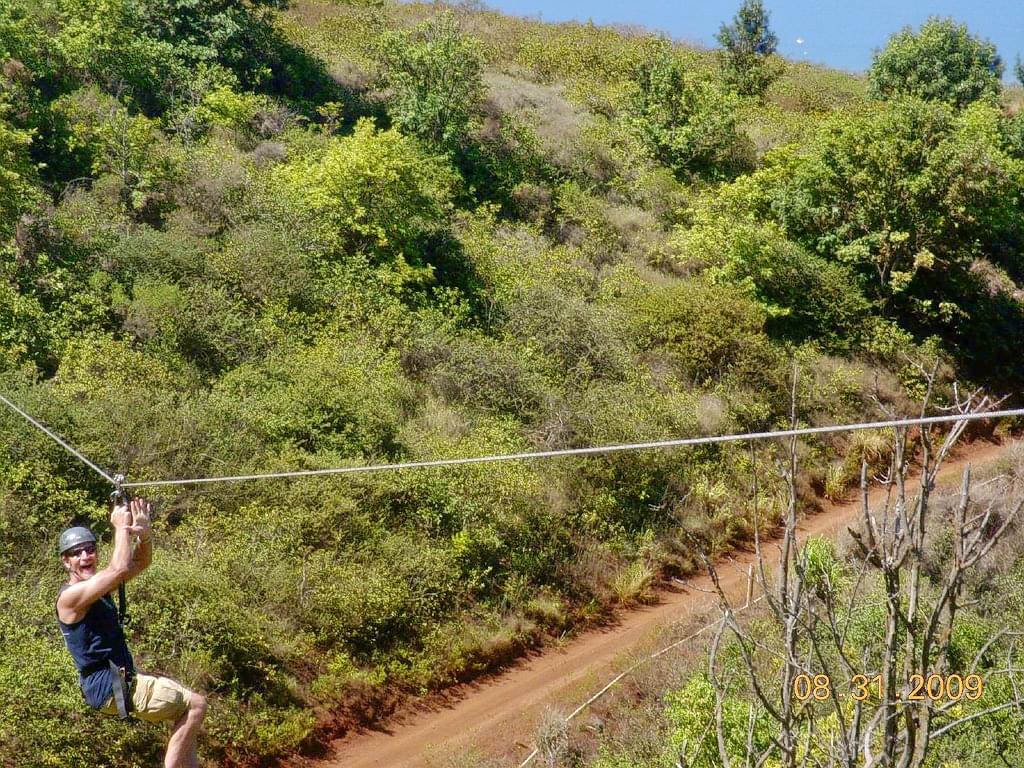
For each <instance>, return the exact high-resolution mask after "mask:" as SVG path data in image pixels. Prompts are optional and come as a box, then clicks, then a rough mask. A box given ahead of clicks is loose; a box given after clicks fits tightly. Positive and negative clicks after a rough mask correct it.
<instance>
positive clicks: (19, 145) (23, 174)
mask: <svg viewBox="0 0 1024 768" xmlns="http://www.w3.org/2000/svg"><path fill="white" fill-rule="evenodd" d="M7 112H8V105H7V104H5V103H4V102H3V101H2V98H0V246H2V245H3V244H4V243H6V242H7V241H8V238H10V237H11V235H13V234H14V226H15V223H16V222H17V220H18V216H19V215H20V214H21V213H22V212H23V211H25V210H27V209H29V208H30V207H31V206H32V204H33V203H34V202H36V201H38V200H39V199H40V197H41V196H40V194H39V192H38V190H37V189H36V187H35V184H34V181H35V177H36V169H35V166H34V165H33V163H32V160H31V157H30V155H29V151H28V150H29V146H30V145H31V143H32V134H31V133H30V132H29V131H24V130H18V129H17V128H15V127H14V126H12V125H11V124H10V123H9V122H7V120H6V117H7Z"/></svg>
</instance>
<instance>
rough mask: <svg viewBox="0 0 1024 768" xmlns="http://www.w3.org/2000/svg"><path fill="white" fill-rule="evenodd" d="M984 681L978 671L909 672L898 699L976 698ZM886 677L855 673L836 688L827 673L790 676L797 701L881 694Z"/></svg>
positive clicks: (861, 698) (982, 690)
mask: <svg viewBox="0 0 1024 768" xmlns="http://www.w3.org/2000/svg"><path fill="white" fill-rule="evenodd" d="M984 692H985V681H984V679H983V678H982V677H981V675H977V674H973V673H972V674H969V675H959V674H948V675H940V674H938V673H934V674H930V675H917V674H915V675H911V676H910V678H909V680H908V681H907V682H906V683H905V684H904V685H903V686H901V689H900V691H899V693H898V696H897V698H898V699H899V700H900V701H907V702H911V701H959V700H960V699H967V700H968V701H977V700H978V699H980V698H981V697H982V695H984ZM884 694H885V680H884V678H883V676H882V675H881V674H877V675H874V676H871V677H869V676H868V675H854V676H853V677H852V678H850V681H849V685H848V687H847V689H846V690H843V689H840V690H837V689H836V688H835V687H834V686H833V684H832V679H831V678H830V677H829V676H828V675H808V674H800V675H797V676H796V677H794V678H793V696H795V697H796V699H797V700H798V701H809V700H811V699H814V700H817V701H825V700H826V699H830V698H832V697H833V696H836V695H840V696H841V695H846V696H848V697H849V698H851V699H854V700H855V701H864V700H866V699H868V698H877V699H882V698H884V697H885V696H884Z"/></svg>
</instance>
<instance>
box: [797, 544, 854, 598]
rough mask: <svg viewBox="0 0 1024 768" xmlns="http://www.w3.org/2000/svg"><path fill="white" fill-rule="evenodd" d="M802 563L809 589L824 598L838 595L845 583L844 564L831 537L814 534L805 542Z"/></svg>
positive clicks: (801, 555) (801, 557)
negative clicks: (826, 537)
mask: <svg viewBox="0 0 1024 768" xmlns="http://www.w3.org/2000/svg"><path fill="white" fill-rule="evenodd" d="M800 563H801V565H800V567H801V569H802V571H803V578H804V583H805V584H806V585H807V588H808V589H811V590H813V591H814V592H815V593H816V594H817V595H818V596H819V597H821V598H822V599H829V600H832V599H835V598H836V597H837V596H838V594H839V592H840V591H841V590H842V588H843V583H844V577H843V564H842V563H841V562H840V561H839V559H838V557H837V555H836V548H835V545H834V544H833V543H832V542H831V541H830V540H829V539H825V538H822V537H820V536H812V537H811V538H809V539H808V540H807V541H806V542H804V546H803V550H802V551H801V553H800Z"/></svg>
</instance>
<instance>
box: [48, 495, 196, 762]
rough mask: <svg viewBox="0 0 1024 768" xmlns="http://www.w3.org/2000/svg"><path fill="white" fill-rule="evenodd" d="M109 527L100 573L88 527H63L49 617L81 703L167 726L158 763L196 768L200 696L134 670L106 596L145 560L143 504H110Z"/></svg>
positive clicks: (148, 544)
mask: <svg viewBox="0 0 1024 768" xmlns="http://www.w3.org/2000/svg"><path fill="white" fill-rule="evenodd" d="M110 524H111V525H112V526H113V528H114V552H113V554H112V555H111V556H110V562H109V563H108V564H107V567H106V568H104V569H103V570H97V562H98V556H97V553H96V536H95V535H93V533H92V531H90V530H89V529H88V528H83V527H80V526H79V527H75V528H68V529H67V530H66V531H64V532H63V533H61V535H60V543H59V545H58V548H59V551H60V556H61V560H63V562H64V568H65V569H66V570H67V572H68V583H67V584H65V585H64V586H62V587H61V589H60V594H59V595H58V597H57V621H58V623H59V624H60V630H61V632H62V633H63V635H64V642H65V643H66V644H67V647H68V651H69V652H70V653H71V656H72V657H73V658H74V660H75V664H76V665H77V666H78V674H79V686H80V687H81V689H82V694H83V695H84V696H85V701H86V703H87V704H89V706H91V707H93V708H94V709H98V710H99V711H100V712H103V713H104V714H108V715H120V716H121V717H122V718H125V717H127V716H128V715H129V714H134V715H135V716H136V717H137V718H139V719H140V720H145V721H146V722H150V723H162V722H166V723H171V724H172V725H171V738H170V740H169V741H168V742H167V754H166V755H165V757H164V768H199V758H198V756H197V753H196V742H197V740H198V738H199V728H200V726H201V725H202V722H203V718H204V717H205V715H206V699H205V698H204V697H203V696H200V695H199V694H197V693H193V692H192V691H189V690H188V689H187V688H184V687H183V686H181V685H180V684H179V683H176V682H175V681H174V680H170V679H168V678H166V677H150V676H149V675H140V674H136V672H135V663H134V662H133V661H132V655H131V652H130V651H129V650H128V644H127V642H126V641H125V635H124V629H123V627H122V618H121V614H120V613H119V611H118V609H117V607H116V606H115V605H114V600H113V599H112V598H111V593H112V592H114V591H115V590H117V589H118V587H119V586H121V585H122V584H124V583H125V582H126V581H129V580H130V579H133V578H134V577H135V576H137V575H138V574H139V573H141V572H142V571H143V570H145V569H146V568H147V567H148V566H149V564H150V563H151V562H152V560H153V530H152V528H151V527H150V505H149V502H147V501H145V500H144V499H132V500H131V501H130V502H129V504H128V505H124V504H119V505H115V506H114V509H113V511H112V512H111V513H110ZM122 609H123V606H122Z"/></svg>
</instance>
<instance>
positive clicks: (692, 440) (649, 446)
mask: <svg viewBox="0 0 1024 768" xmlns="http://www.w3.org/2000/svg"><path fill="white" fill-rule="evenodd" d="M0 402H3V403H4V404H5V405H7V406H8V407H9V408H11V409H12V410H13V411H14V412H15V413H17V414H18V415H20V416H21V417H23V418H24V419H25V420H26V421H28V422H29V423H30V424H32V426H34V427H36V428H37V429H39V430H40V431H41V432H43V433H44V434H45V435H47V436H48V437H50V438H51V439H52V440H54V441H55V442H56V443H57V444H58V445H60V446H61V447H62V448H64V449H65V450H66V451H67V452H68V453H70V454H72V455H73V456H75V457H76V458H77V459H79V461H81V462H82V463H83V464H85V465H86V466H87V467H89V468H90V469H92V470H94V471H95V472H97V473H98V474H99V475H100V476H101V477H102V478H103V479H104V480H106V481H107V482H108V483H110V484H111V485H113V486H114V487H115V489H118V490H120V489H122V488H143V487H156V486H164V485H199V484H208V483H237V482H246V481H250V480H280V479H287V478H293V477H316V476H320V475H346V474H356V473H360V472H385V471H395V470H400V469H420V468H426V467H450V466H459V465H463V464H483V463H493V462H499V461H523V460H529V459H546V458H555V457H559V456H593V455H597V454H604V453H621V452H623V451H643V450H654V449H660V448H678V447H684V446H693V445H713V444H718V443H733V442H740V441H750V440H766V439H771V438H783V437H798V436H802V435H823V434H831V433H835V432H854V431H858V430H864V429H885V428H893V427H896V428H898V427H912V426H923V425H928V424H946V423H950V422H956V421H976V420H979V419H1001V418H1010V417H1016V416H1024V408H1016V409H1012V410H1002V411H982V412H977V413H956V414H949V415H946V416H925V417H921V418H916V419H894V420H890V421H870V422H859V423H855V424H834V425H831V426H827V427H803V428H800V429H785V430H779V431H777V432H745V433H743V434H737V435H713V436H708V437H687V438H681V439H676V440H657V441H653V442H645V443H622V444H618V445H600V446H593V447H590V448H562V449H559V450H554V451H527V452H522V453H506V454H496V455H492V456H470V457H466V458H460V459H435V460H432V461H411V462H404V463H400V464H371V465H363V466H354V467H333V468H328V469H304V470H297V471H292V472H270V473H263V474H256V475H226V476H220V477H195V478H187V479H181V480H146V481H140V482H135V483H125V482H123V481H122V477H121V476H118V477H116V478H115V477H114V476H112V475H111V474H109V473H108V472H105V471H104V470H102V469H100V468H99V467H98V466H96V464H94V463H93V462H91V461H90V460H89V459H88V458H86V457H85V456H84V455H83V454H82V453H81V451H78V450H77V449H76V448H74V447H73V446H72V445H70V444H69V443H68V442H67V441H66V440H64V439H63V438H61V437H60V436H59V435H57V434H55V433H54V432H52V431H51V430H49V429H47V428H46V427H45V426H44V425H43V424H41V423H39V421H37V420H36V419H34V418H32V417H31V416H30V415H29V414H27V413H25V411H23V410H22V409H21V408H19V407H18V406H17V405H15V404H14V403H12V402H11V401H10V400H8V399H7V398H6V397H4V396H3V395H0Z"/></svg>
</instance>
